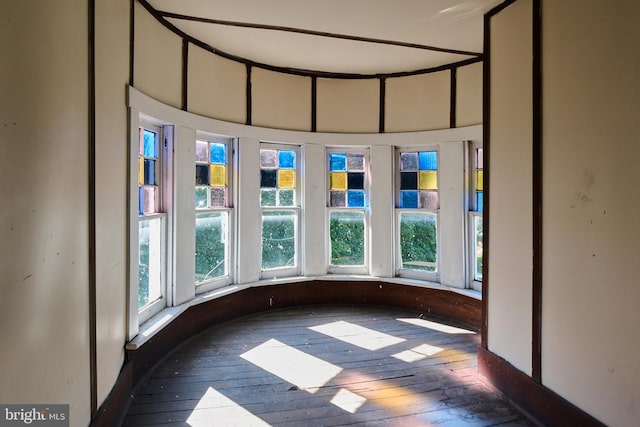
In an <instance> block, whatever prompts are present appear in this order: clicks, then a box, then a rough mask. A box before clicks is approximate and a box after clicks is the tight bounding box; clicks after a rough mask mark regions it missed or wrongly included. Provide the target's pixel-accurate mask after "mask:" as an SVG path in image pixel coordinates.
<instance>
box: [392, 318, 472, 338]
mask: <svg viewBox="0 0 640 427" xmlns="http://www.w3.org/2000/svg"><path fill="white" fill-rule="evenodd" d="M396 320H399V321H401V322H405V323H410V324H412V325H416V326H421V327H423V328H427V329H433V330H434V331H439V332H444V333H446V334H475V332H473V331H470V330H468V329H462V328H456V327H455V326H449V325H443V324H442V323H436V322H430V321H429V320H424V319H416V318H405V319H396Z"/></svg>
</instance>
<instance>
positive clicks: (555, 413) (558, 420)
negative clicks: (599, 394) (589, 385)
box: [478, 347, 605, 427]
mask: <svg viewBox="0 0 640 427" xmlns="http://www.w3.org/2000/svg"><path fill="white" fill-rule="evenodd" d="M478 371H479V373H480V375H482V376H483V377H485V378H486V379H487V380H488V381H489V382H490V383H491V384H493V385H494V386H495V387H496V388H497V389H498V390H500V391H501V392H502V393H504V394H505V396H507V397H508V398H509V399H511V400H512V401H513V402H514V403H515V404H516V405H518V406H520V407H521V408H522V409H523V410H524V411H525V412H527V413H528V414H529V415H530V416H531V417H532V418H533V419H534V420H535V421H537V422H539V423H540V424H541V425H544V426H558V427H565V426H572V427H605V424H603V423H602V422H600V421H598V420H597V419H595V418H594V417H593V416H591V415H589V414H588V413H586V412H584V411H583V410H582V409H580V408H578V407H577V406H575V405H573V404H572V403H570V402H569V401H567V400H566V399H564V398H563V397H562V396H560V395H558V394H556V393H555V392H553V391H551V390H549V389H548V388H546V387H545V386H543V385H542V384H539V383H537V382H536V381H534V380H533V378H531V377H529V376H528V375H525V374H524V373H523V372H522V371H520V370H518V369H516V368H515V367H514V366H513V365H511V364H510V363H509V362H507V361H506V360H504V359H503V358H501V357H499V356H497V355H496V354H494V353H492V352H490V351H489V350H487V349H485V348H484V347H479V348H478Z"/></svg>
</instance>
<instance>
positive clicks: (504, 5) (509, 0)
mask: <svg viewBox="0 0 640 427" xmlns="http://www.w3.org/2000/svg"><path fill="white" fill-rule="evenodd" d="M516 1H517V0H505V1H504V2H502V3H500V4H499V5H497V6H495V7H494V8H493V9H491V10H490V11H489V12H487V13H486V14H485V18H487V17H489V18H491V17H492V16H494V15H496V14H498V13H500V12H502V11H503V10H504V9H506V8H507V7H509V6H511V5H512V4H514V3H515V2H516ZM484 54H485V55H486V54H487V51H486V50H485V51H484Z"/></svg>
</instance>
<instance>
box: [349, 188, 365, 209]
mask: <svg viewBox="0 0 640 427" xmlns="http://www.w3.org/2000/svg"><path fill="white" fill-rule="evenodd" d="M347 205H348V206H349V207H350V208H363V207H364V191H360V190H355V191H347Z"/></svg>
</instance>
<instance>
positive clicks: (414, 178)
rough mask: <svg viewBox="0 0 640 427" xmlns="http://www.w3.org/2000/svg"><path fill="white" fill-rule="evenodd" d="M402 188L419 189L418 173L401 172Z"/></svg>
mask: <svg viewBox="0 0 640 427" xmlns="http://www.w3.org/2000/svg"><path fill="white" fill-rule="evenodd" d="M400 189H401V190H417V189H418V173H417V172H400Z"/></svg>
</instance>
